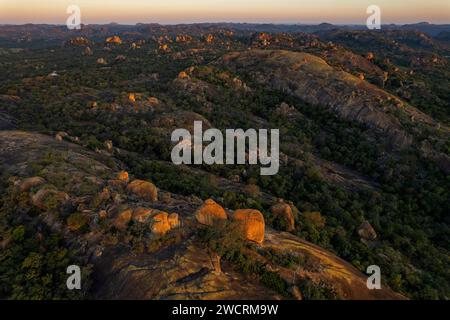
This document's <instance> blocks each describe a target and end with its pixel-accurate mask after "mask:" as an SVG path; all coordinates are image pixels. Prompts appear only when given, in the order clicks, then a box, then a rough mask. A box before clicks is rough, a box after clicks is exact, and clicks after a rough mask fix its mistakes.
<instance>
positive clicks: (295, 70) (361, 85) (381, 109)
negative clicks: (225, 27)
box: [217, 50, 434, 148]
mask: <svg viewBox="0 0 450 320" xmlns="http://www.w3.org/2000/svg"><path fill="white" fill-rule="evenodd" d="M217 63H218V64H221V65H225V66H227V67H230V69H231V70H232V71H238V70H245V72H248V73H251V74H252V76H253V77H254V78H255V79H256V81H258V82H259V83H260V84H264V85H267V86H268V87H270V88H272V89H276V90H281V91H283V92H285V93H287V94H289V95H292V96H296V97H298V98H300V99H302V100H303V101H305V102H307V103H309V104H311V105H314V106H325V107H327V108H329V109H330V110H332V111H334V112H336V113H337V114H339V116H340V117H342V118H344V119H346V120H351V121H356V122H359V123H362V124H364V125H367V126H369V127H370V128H371V129H372V130H376V131H377V132H383V134H384V135H385V136H386V137H387V138H388V139H389V141H390V142H391V144H392V146H395V147H396V148H405V147H408V146H409V145H410V144H411V143H412V138H411V137H410V136H409V134H407V133H406V130H405V129H404V128H403V126H402V124H401V122H400V120H399V119H398V118H397V117H396V116H395V115H394V114H395V113H396V112H402V113H405V114H414V115H416V119H417V117H419V118H420V121H421V122H422V123H423V124H425V125H430V126H431V125H434V121H433V120H432V119H431V118H430V117H428V116H427V115H425V114H423V113H421V112H420V111H418V110H417V109H415V108H413V107H411V106H409V105H407V104H405V103H404V102H402V101H401V100H400V99H398V98H397V97H395V96H393V95H391V94H389V93H387V92H385V91H384V90H382V89H379V88H378V87H376V86H374V85H372V84H370V83H368V82H367V81H363V80H361V79H359V78H358V77H355V76H353V75H351V74H349V73H347V72H344V71H339V70H337V69H334V68H333V67H332V66H330V65H328V64H327V63H326V62H325V61H324V60H323V59H321V58H319V57H316V56H314V55H311V54H307V53H303V52H291V51H285V50H248V51H243V52H234V53H229V54H227V55H225V56H224V57H222V59H220V60H219V61H218V62H217Z"/></svg>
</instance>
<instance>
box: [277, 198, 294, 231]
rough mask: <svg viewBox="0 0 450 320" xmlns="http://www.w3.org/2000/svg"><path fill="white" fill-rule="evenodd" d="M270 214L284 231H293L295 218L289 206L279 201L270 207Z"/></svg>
mask: <svg viewBox="0 0 450 320" xmlns="http://www.w3.org/2000/svg"><path fill="white" fill-rule="evenodd" d="M271 212H272V214H273V215H274V216H275V218H276V219H279V220H280V221H281V223H282V224H283V225H284V227H285V230H286V231H288V232H291V231H294V230H295V218H294V214H293V212H292V208H291V206H290V205H289V204H287V203H284V202H283V201H282V200H279V202H278V203H277V204H275V205H273V206H272V208H271Z"/></svg>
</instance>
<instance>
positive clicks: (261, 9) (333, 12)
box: [0, 0, 450, 24]
mask: <svg viewBox="0 0 450 320" xmlns="http://www.w3.org/2000/svg"><path fill="white" fill-rule="evenodd" d="M70 4H75V5H78V6H79V7H80V8H81V13H82V21H81V22H82V23H85V24H89V23H108V22H118V23H129V24H134V23H136V22H144V23H149V22H157V23H185V22H186V23H189V22H217V21H227V22H228V21H229V22H285V23H320V22H330V23H354V24H365V22H366V19H367V17H368V14H366V8H367V7H368V6H369V5H372V4H375V5H378V6H379V7H380V8H381V13H382V23H412V22H420V21H428V22H432V23H450V1H449V0H426V1H425V0H313V1H311V0H309V1H304V0H0V24H7V23H8V24H9V23H11V24H16V23H17V24H20V23H56V24H63V23H65V21H66V19H67V17H68V14H67V13H66V8H67V7H68V6H69V5H70Z"/></svg>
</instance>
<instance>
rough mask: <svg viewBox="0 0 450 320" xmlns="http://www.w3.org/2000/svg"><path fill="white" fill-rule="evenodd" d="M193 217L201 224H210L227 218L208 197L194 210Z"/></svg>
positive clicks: (223, 211)
mask: <svg viewBox="0 0 450 320" xmlns="http://www.w3.org/2000/svg"><path fill="white" fill-rule="evenodd" d="M195 218H196V219H197V221H198V222H199V223H201V224H203V225H207V226H212V225H214V223H215V221H217V220H227V219H228V217H227V214H226V212H225V210H224V208H222V206H220V205H219V204H217V203H216V202H215V201H214V200H212V199H208V200H206V201H205V203H204V204H203V205H202V206H201V207H200V208H199V209H198V210H197V211H196V212H195Z"/></svg>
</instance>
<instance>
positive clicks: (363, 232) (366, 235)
mask: <svg viewBox="0 0 450 320" xmlns="http://www.w3.org/2000/svg"><path fill="white" fill-rule="evenodd" d="M357 232H358V235H359V236H360V237H361V241H363V242H364V243H366V242H370V241H375V240H376V239H377V233H376V232H375V229H374V228H373V227H372V225H371V224H370V223H369V221H367V220H366V221H364V222H363V223H361V225H360V226H359V228H358V230H357Z"/></svg>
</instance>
